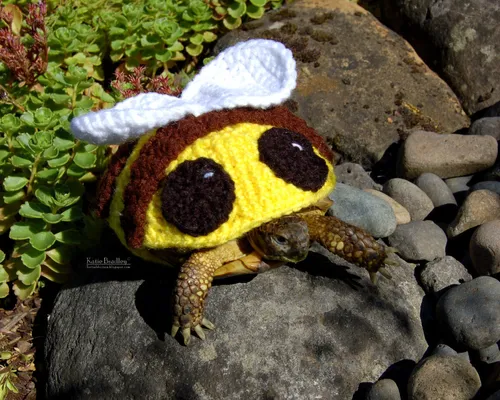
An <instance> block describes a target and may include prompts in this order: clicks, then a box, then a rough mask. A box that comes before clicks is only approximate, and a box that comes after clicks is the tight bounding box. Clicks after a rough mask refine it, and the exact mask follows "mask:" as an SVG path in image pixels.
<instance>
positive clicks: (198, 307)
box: [95, 106, 386, 344]
mask: <svg viewBox="0 0 500 400" xmlns="http://www.w3.org/2000/svg"><path fill="white" fill-rule="evenodd" d="M332 160H333V153H332V151H331V149H329V147H328V146H327V145H326V143H325V142H324V140H323V139H322V138H321V137H320V136H319V135H318V134H317V133H316V132H315V131H314V130H313V129H312V128H310V127H308V126H307V124H306V123H305V122H304V121H303V120H301V119H300V118H298V117H296V116H294V115H293V114H291V113H290V112H289V111H288V110H287V109H286V108H285V107H281V106H278V107H273V108H269V109H266V110H261V109H251V108H235V109H232V110H222V111H212V112H208V113H206V114H203V115H201V116H199V117H194V116H187V117H185V118H183V119H181V120H179V121H176V122H175V123H171V124H169V125H167V126H165V127H163V128H160V129H157V130H153V131H150V132H149V133H147V134H145V135H144V136H142V137H141V138H140V139H138V140H136V141H134V142H128V143H125V144H122V145H121V146H120V147H119V148H118V151H117V152H116V153H115V154H114V156H113V157H112V160H111V162H110V163H109V166H108V169H107V171H106V173H105V174H104V176H103V177H102V179H101V182H100V185H99V191H98V203H97V205H96V209H95V211H96V214H97V216H99V217H102V218H107V219H108V221H109V223H110V226H111V227H112V229H113V230H114V231H115V232H116V234H117V236H118V238H119V239H120V241H121V242H122V243H123V244H124V246H126V247H127V248H128V249H129V250H130V251H131V252H132V253H134V254H135V255H137V256H139V257H142V258H144V259H146V260H149V261H153V262H157V263H160V264H164V265H169V266H172V265H181V269H180V272H179V275H178V278H177V282H176V287H175V293H174V310H173V312H174V322H173V328H172V335H176V334H177V333H178V332H181V334H182V336H183V341H184V343H185V344H187V343H189V341H190V337H191V333H192V332H196V334H197V335H198V336H199V337H200V338H202V339H203V338H204V337H205V334H204V333H203V329H202V327H203V326H204V327H206V328H213V325H212V324H211V323H210V322H209V321H208V320H207V319H206V318H204V304H205V301H206V297H207V294H208V292H209V289H210V287H211V284H212V280H213V279H214V278H215V277H224V276H231V275H238V274H244V273H260V272H264V271H267V270H269V269H271V268H275V267H277V266H279V265H282V264H283V263H284V262H297V261H300V260H301V259H303V258H304V257H305V255H306V254H307V250H308V248H309V240H314V241H318V242H320V243H321V244H323V245H324V246H325V247H327V248H328V249H330V250H331V251H333V252H335V253H336V254H339V255H341V256H343V257H344V258H346V259H347V260H348V261H352V262H354V263H356V264H357V265H359V266H361V267H364V268H366V269H368V271H369V272H370V275H371V276H372V278H373V277H374V276H375V274H376V272H377V271H382V270H381V268H382V267H383V264H384V260H385V257H386V252H385V250H384V248H383V247H382V246H380V245H378V243H377V242H375V240H374V239H373V238H371V237H370V236H369V235H368V234H367V233H365V232H364V231H362V230H359V229H358V228H355V227H351V226H346V225H344V224H343V223H341V221H339V220H337V219H334V218H333V217H326V216H324V215H323V214H324V211H325V209H326V208H327V205H329V204H330V202H328V201H327V202H325V201H322V199H324V198H325V197H326V196H327V195H328V194H329V193H330V192H331V191H332V190H333V188H334V187H335V174H334V168H333V162H332ZM290 216H291V217H290ZM266 232H267V233H266ZM249 242H250V244H252V245H253V247H252V246H250V245H249Z"/></svg>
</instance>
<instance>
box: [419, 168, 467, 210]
mask: <svg viewBox="0 0 500 400" xmlns="http://www.w3.org/2000/svg"><path fill="white" fill-rule="evenodd" d="M415 185H417V186H418V187H419V188H420V189H422V190H423V191H424V192H425V194H426V195H427V196H429V198H430V199H431V200H432V203H433V204H434V207H439V206H444V205H445V204H455V205H456V204H457V201H456V200H455V196H453V193H452V192H451V190H450V188H449V187H448V185H447V184H446V183H445V181H443V180H442V179H441V178H440V177H439V176H437V175H436V174H432V173H430V172H426V173H425V174H422V175H420V176H419V177H418V178H417V179H416V181H415Z"/></svg>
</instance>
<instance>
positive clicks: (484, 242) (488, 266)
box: [469, 219, 500, 275]
mask: <svg viewBox="0 0 500 400" xmlns="http://www.w3.org/2000/svg"><path fill="white" fill-rule="evenodd" d="M469 252H470V256H471V259H472V264H473V265H474V269H475V270H476V271H477V273H478V274H479V275H494V274H497V273H499V272H500V219H495V220H493V221H490V222H486V223H485V224H483V225H481V226H480V227H479V228H477V229H476V231H475V232H474V234H473V235H472V238H471V240H470V246H469Z"/></svg>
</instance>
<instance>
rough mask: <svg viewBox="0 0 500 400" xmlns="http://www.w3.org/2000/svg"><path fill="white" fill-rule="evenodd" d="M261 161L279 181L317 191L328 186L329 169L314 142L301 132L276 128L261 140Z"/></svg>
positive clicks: (263, 135) (264, 134)
mask: <svg viewBox="0 0 500 400" xmlns="http://www.w3.org/2000/svg"><path fill="white" fill-rule="evenodd" d="M259 156H260V161H262V162H263V163H265V164H266V165H267V166H268V167H269V168H271V169H272V170H273V172H274V173H275V174H276V176H278V177H279V178H281V179H283V180H284V181H286V182H288V183H291V184H293V185H295V186H297V187H299V188H300V189H302V190H309V191H312V192H316V191H318V190H319V189H321V187H322V186H323V185H324V184H325V181H326V178H327V177H328V166H327V165H326V162H325V160H323V159H322V158H321V157H319V156H317V155H316V153H314V150H313V147H312V145H311V142H309V140H307V139H306V138H305V137H304V136H302V135H301V134H299V133H297V132H293V131H290V130H288V129H283V128H272V129H269V130H268V131H266V132H264V133H263V134H262V136H261V137H260V138H259Z"/></svg>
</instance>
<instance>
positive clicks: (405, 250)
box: [388, 221, 447, 261]
mask: <svg viewBox="0 0 500 400" xmlns="http://www.w3.org/2000/svg"><path fill="white" fill-rule="evenodd" d="M388 240H389V244H390V245H391V246H392V247H395V248H396V249H398V250H399V253H400V255H401V257H402V258H404V259H405V260H412V261H421V260H427V261H433V260H435V259H436V258H441V257H444V256H445V254H446V253H445V250H446V242H447V237H446V234H445V233H444V232H443V230H442V229H441V228H440V227H439V226H438V225H436V224H435V223H434V222H432V221H412V222H410V223H408V224H404V225H398V226H397V227H396V230H395V231H394V233H393V234H392V235H391V236H389V238H388Z"/></svg>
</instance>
